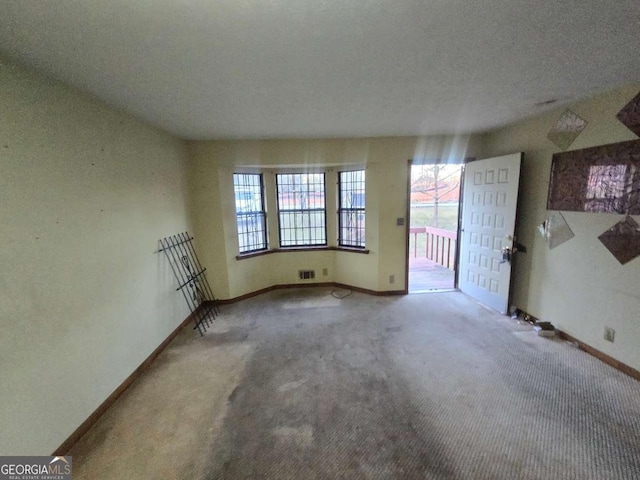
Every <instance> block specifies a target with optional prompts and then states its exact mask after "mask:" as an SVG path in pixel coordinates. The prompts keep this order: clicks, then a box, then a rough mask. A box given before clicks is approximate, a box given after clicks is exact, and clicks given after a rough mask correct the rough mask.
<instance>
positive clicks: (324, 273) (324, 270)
mask: <svg viewBox="0 0 640 480" xmlns="http://www.w3.org/2000/svg"><path fill="white" fill-rule="evenodd" d="M322 275H323V276H324V277H326V276H327V275H329V269H328V268H323V269H322Z"/></svg>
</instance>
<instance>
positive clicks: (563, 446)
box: [71, 288, 640, 480]
mask: <svg viewBox="0 0 640 480" xmlns="http://www.w3.org/2000/svg"><path fill="white" fill-rule="evenodd" d="M338 293H339V294H343V293H345V292H344V291H339V292H338ZM222 310H223V312H222V313H223V314H222V316H221V317H220V318H219V320H217V324H216V326H215V328H213V329H212V330H211V331H210V332H209V333H208V334H207V335H206V336H205V337H203V338H201V337H199V336H197V334H195V333H194V332H193V331H191V330H190V329H185V330H184V331H183V332H182V333H181V334H180V335H179V336H178V337H177V338H176V340H175V341H174V342H173V343H172V344H171V345H170V347H169V348H168V349H167V350H166V351H165V352H164V353H163V354H162V355H161V356H160V357H159V358H158V360H157V361H156V362H155V363H154V364H153V365H152V367H151V368H150V369H149V370H148V371H147V372H146V373H145V374H144V376H143V377H142V378H141V379H140V381H138V382H137V383H136V384H135V385H134V386H133V387H132V388H130V389H129V390H128V391H127V392H126V393H125V394H124V395H123V397H121V398H120V400H118V402H117V403H116V404H115V405H114V407H113V408H111V409H110V410H109V412H108V413H107V414H106V415H105V416H104V417H103V418H102V419H101V420H100V421H99V422H98V424H97V425H96V426H95V427H94V428H93V429H92V430H91V431H90V432H89V433H88V434H87V435H86V436H85V437H84V438H83V439H82V440H81V441H80V442H79V443H78V444H77V445H76V446H75V447H74V449H73V450H72V452H71V454H72V455H74V457H73V463H74V478H75V479H76V480H79V479H85V478H86V479H101V478H113V479H121V478H127V479H136V478H141V479H143V478H144V479H147V478H163V479H164V478H184V479H218V478H221V479H304V480H311V479H337V478H344V479H360V478H362V479H412V478H415V479H506V480H515V479H544V480H549V479H555V480H558V479H594V480H605V479H638V478H640V383H639V382H637V381H635V380H633V379H631V378H629V377H627V376H625V375H624V374H622V373H620V372H618V371H616V370H614V369H612V368H610V367H609V366H607V365H605V364H603V363H601V362H600V361H598V360H596V359H595V358H593V357H591V356H589V355H588V354H586V353H584V352H582V351H580V350H578V349H577V348H575V347H573V346H571V345H570V344H568V343H566V342H563V341H561V340H557V339H546V338H541V337H537V336H536V335H535V333H534V332H533V331H532V330H531V327H530V326H528V325H520V324H518V322H516V321H514V320H511V319H509V318H507V317H503V316H499V315H497V314H494V313H492V312H490V311H488V310H487V309H485V308H483V307H482V306H479V305H478V304H477V303H475V302H474V301H472V300H470V299H469V298H467V297H466V296H464V295H463V294H460V293H440V294H425V295H409V296H405V297H371V296H368V295H364V294H359V293H354V294H352V295H350V296H347V297H345V298H343V299H338V298H335V297H334V296H332V295H331V290H330V289H327V288H311V289H299V290H280V291H276V292H271V293H269V294H265V295H261V296H259V297H255V298H253V299H250V300H246V301H244V302H241V303H238V304H235V305H230V306H225V307H223V309H222Z"/></svg>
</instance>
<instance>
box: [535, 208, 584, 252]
mask: <svg viewBox="0 0 640 480" xmlns="http://www.w3.org/2000/svg"><path fill="white" fill-rule="evenodd" d="M538 231H539V232H540V234H541V235H542V237H543V238H544V241H545V242H546V243H547V246H548V247H549V249H550V250H552V249H554V248H556V247H557V246H559V245H562V244H563V243H565V242H567V241H569V240H571V239H572V238H573V237H574V236H575V235H574V234H573V231H572V230H571V227H569V224H568V223H567V221H566V220H565V218H564V217H563V216H562V214H561V213H560V212H550V213H549V216H548V217H547V219H546V220H545V221H544V222H542V224H541V225H539V226H538Z"/></svg>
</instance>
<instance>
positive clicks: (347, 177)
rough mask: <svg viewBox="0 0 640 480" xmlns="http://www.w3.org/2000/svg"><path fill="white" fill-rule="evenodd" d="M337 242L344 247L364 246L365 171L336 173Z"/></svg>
mask: <svg viewBox="0 0 640 480" xmlns="http://www.w3.org/2000/svg"><path fill="white" fill-rule="evenodd" d="M338 184H339V185H338V194H339V197H340V198H339V209H338V223H339V225H338V236H339V239H338V242H339V244H340V245H342V246H346V247H359V248H364V246H365V171H364V170H356V171H350V172H339V173H338Z"/></svg>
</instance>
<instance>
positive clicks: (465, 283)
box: [458, 153, 522, 314]
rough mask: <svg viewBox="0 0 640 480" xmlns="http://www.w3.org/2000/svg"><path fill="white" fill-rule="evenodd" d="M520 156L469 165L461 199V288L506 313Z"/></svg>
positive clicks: (513, 155)
mask: <svg viewBox="0 0 640 480" xmlns="http://www.w3.org/2000/svg"><path fill="white" fill-rule="evenodd" d="M521 160H522V154H521V153H515V154H512V155H505V156H503V157H496V158H489V159H486V160H478V161H475V162H471V163H468V164H467V165H466V167H465V175H464V190H463V198H462V225H461V242H460V269H459V273H458V275H459V276H458V279H459V280H458V286H459V288H460V290H462V291H463V292H464V293H466V294H467V295H470V296H472V297H474V298H475V299H477V300H478V301H480V302H481V303H483V304H485V305H487V306H489V307H491V308H493V309H495V310H497V311H499V312H500V313H503V314H504V313H507V309H508V308H509V285H510V282H511V255H512V253H513V246H514V234H515V224H516V206H517V203H518V183H519V180H520V163H521Z"/></svg>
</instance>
